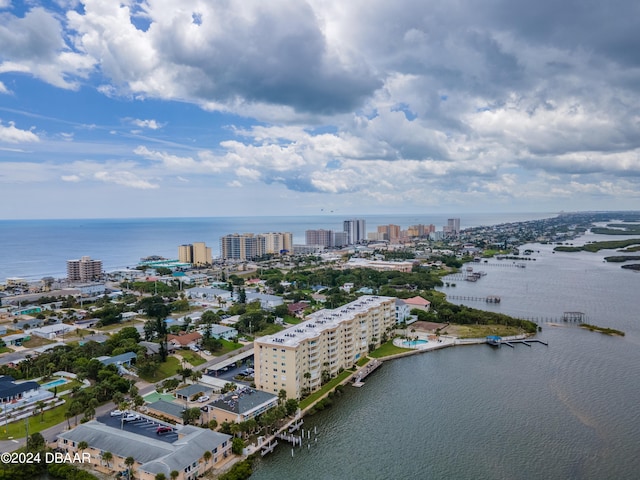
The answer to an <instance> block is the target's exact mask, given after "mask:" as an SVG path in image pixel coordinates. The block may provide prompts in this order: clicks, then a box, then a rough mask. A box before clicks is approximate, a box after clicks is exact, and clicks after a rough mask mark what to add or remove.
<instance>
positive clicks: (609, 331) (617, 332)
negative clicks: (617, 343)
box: [580, 323, 624, 337]
mask: <svg viewBox="0 0 640 480" xmlns="http://www.w3.org/2000/svg"><path fill="white" fill-rule="evenodd" d="M580 326H581V327H582V328H586V329H587V330H590V331H592V332H600V333H604V334H605V335H618V336H620V337H624V332H623V331H620V330H616V329H614V328H606V327H599V326H597V325H589V324H588V323H582V324H581V325H580Z"/></svg>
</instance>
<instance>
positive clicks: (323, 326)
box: [253, 295, 396, 398]
mask: <svg viewBox="0 0 640 480" xmlns="http://www.w3.org/2000/svg"><path fill="white" fill-rule="evenodd" d="M395 302H396V299H395V298H393V297H382V296H375V295H364V296H362V297H360V298H358V299H357V300H355V301H353V302H351V303H348V304H346V305H343V306H342V307H339V308H336V309H333V310H319V311H317V312H314V313H312V314H311V315H309V316H307V318H306V320H305V321H304V322H302V323H299V324H298V325H294V326H292V327H290V328H287V329H286V330H282V331H281V332H278V333H276V334H274V335H267V336H264V337H260V338H257V339H256V340H254V342H253V345H254V348H253V351H254V369H255V374H254V381H255V384H256V387H257V388H258V389H260V390H264V391H266V392H273V393H278V392H279V391H280V390H285V391H286V392H287V398H300V397H301V396H302V395H303V394H304V393H305V392H310V391H314V390H317V389H318V388H320V386H321V385H322V381H323V379H324V380H326V379H327V378H329V377H332V376H335V375H337V374H338V372H339V371H340V369H345V368H350V367H351V366H353V364H354V363H355V362H357V361H358V360H359V359H360V358H362V357H363V356H365V355H366V354H367V353H368V352H369V349H370V348H375V347H378V346H380V344H381V343H382V341H383V338H384V337H385V336H386V335H387V334H388V332H389V330H390V329H391V328H393V326H394V325H395V321H396V318H395Z"/></svg>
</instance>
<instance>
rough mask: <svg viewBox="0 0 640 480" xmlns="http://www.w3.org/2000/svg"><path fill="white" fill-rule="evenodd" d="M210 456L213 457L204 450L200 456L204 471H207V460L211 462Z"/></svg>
mask: <svg viewBox="0 0 640 480" xmlns="http://www.w3.org/2000/svg"><path fill="white" fill-rule="evenodd" d="M212 456H213V454H212V453H211V452H210V451H209V450H205V451H204V453H203V454H202V458H204V469H205V470H207V465H208V464H209V460H211V457H212Z"/></svg>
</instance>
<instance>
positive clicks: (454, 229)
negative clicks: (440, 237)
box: [442, 218, 460, 237]
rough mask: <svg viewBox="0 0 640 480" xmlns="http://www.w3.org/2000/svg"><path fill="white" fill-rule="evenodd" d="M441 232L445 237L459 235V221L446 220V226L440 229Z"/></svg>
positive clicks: (453, 219) (455, 219) (456, 219)
mask: <svg viewBox="0 0 640 480" xmlns="http://www.w3.org/2000/svg"><path fill="white" fill-rule="evenodd" d="M442 231H443V232H444V233H445V234H446V235H453V236H456V237H457V236H458V235H460V219H459V218H449V219H448V220H447V225H446V226H444V227H443V228H442Z"/></svg>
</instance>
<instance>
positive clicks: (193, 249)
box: [178, 242, 213, 266]
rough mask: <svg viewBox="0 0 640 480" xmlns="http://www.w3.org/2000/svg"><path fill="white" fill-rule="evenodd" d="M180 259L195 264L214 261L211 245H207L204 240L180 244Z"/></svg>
mask: <svg viewBox="0 0 640 480" xmlns="http://www.w3.org/2000/svg"><path fill="white" fill-rule="evenodd" d="M178 260H180V261H181V262H184V263H190V264H191V265H195V266H203V265H211V264H212V263H213V257H212V255H211V247H207V245H206V244H205V243H204V242H195V243H193V244H188V245H180V246H179V247H178Z"/></svg>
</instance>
